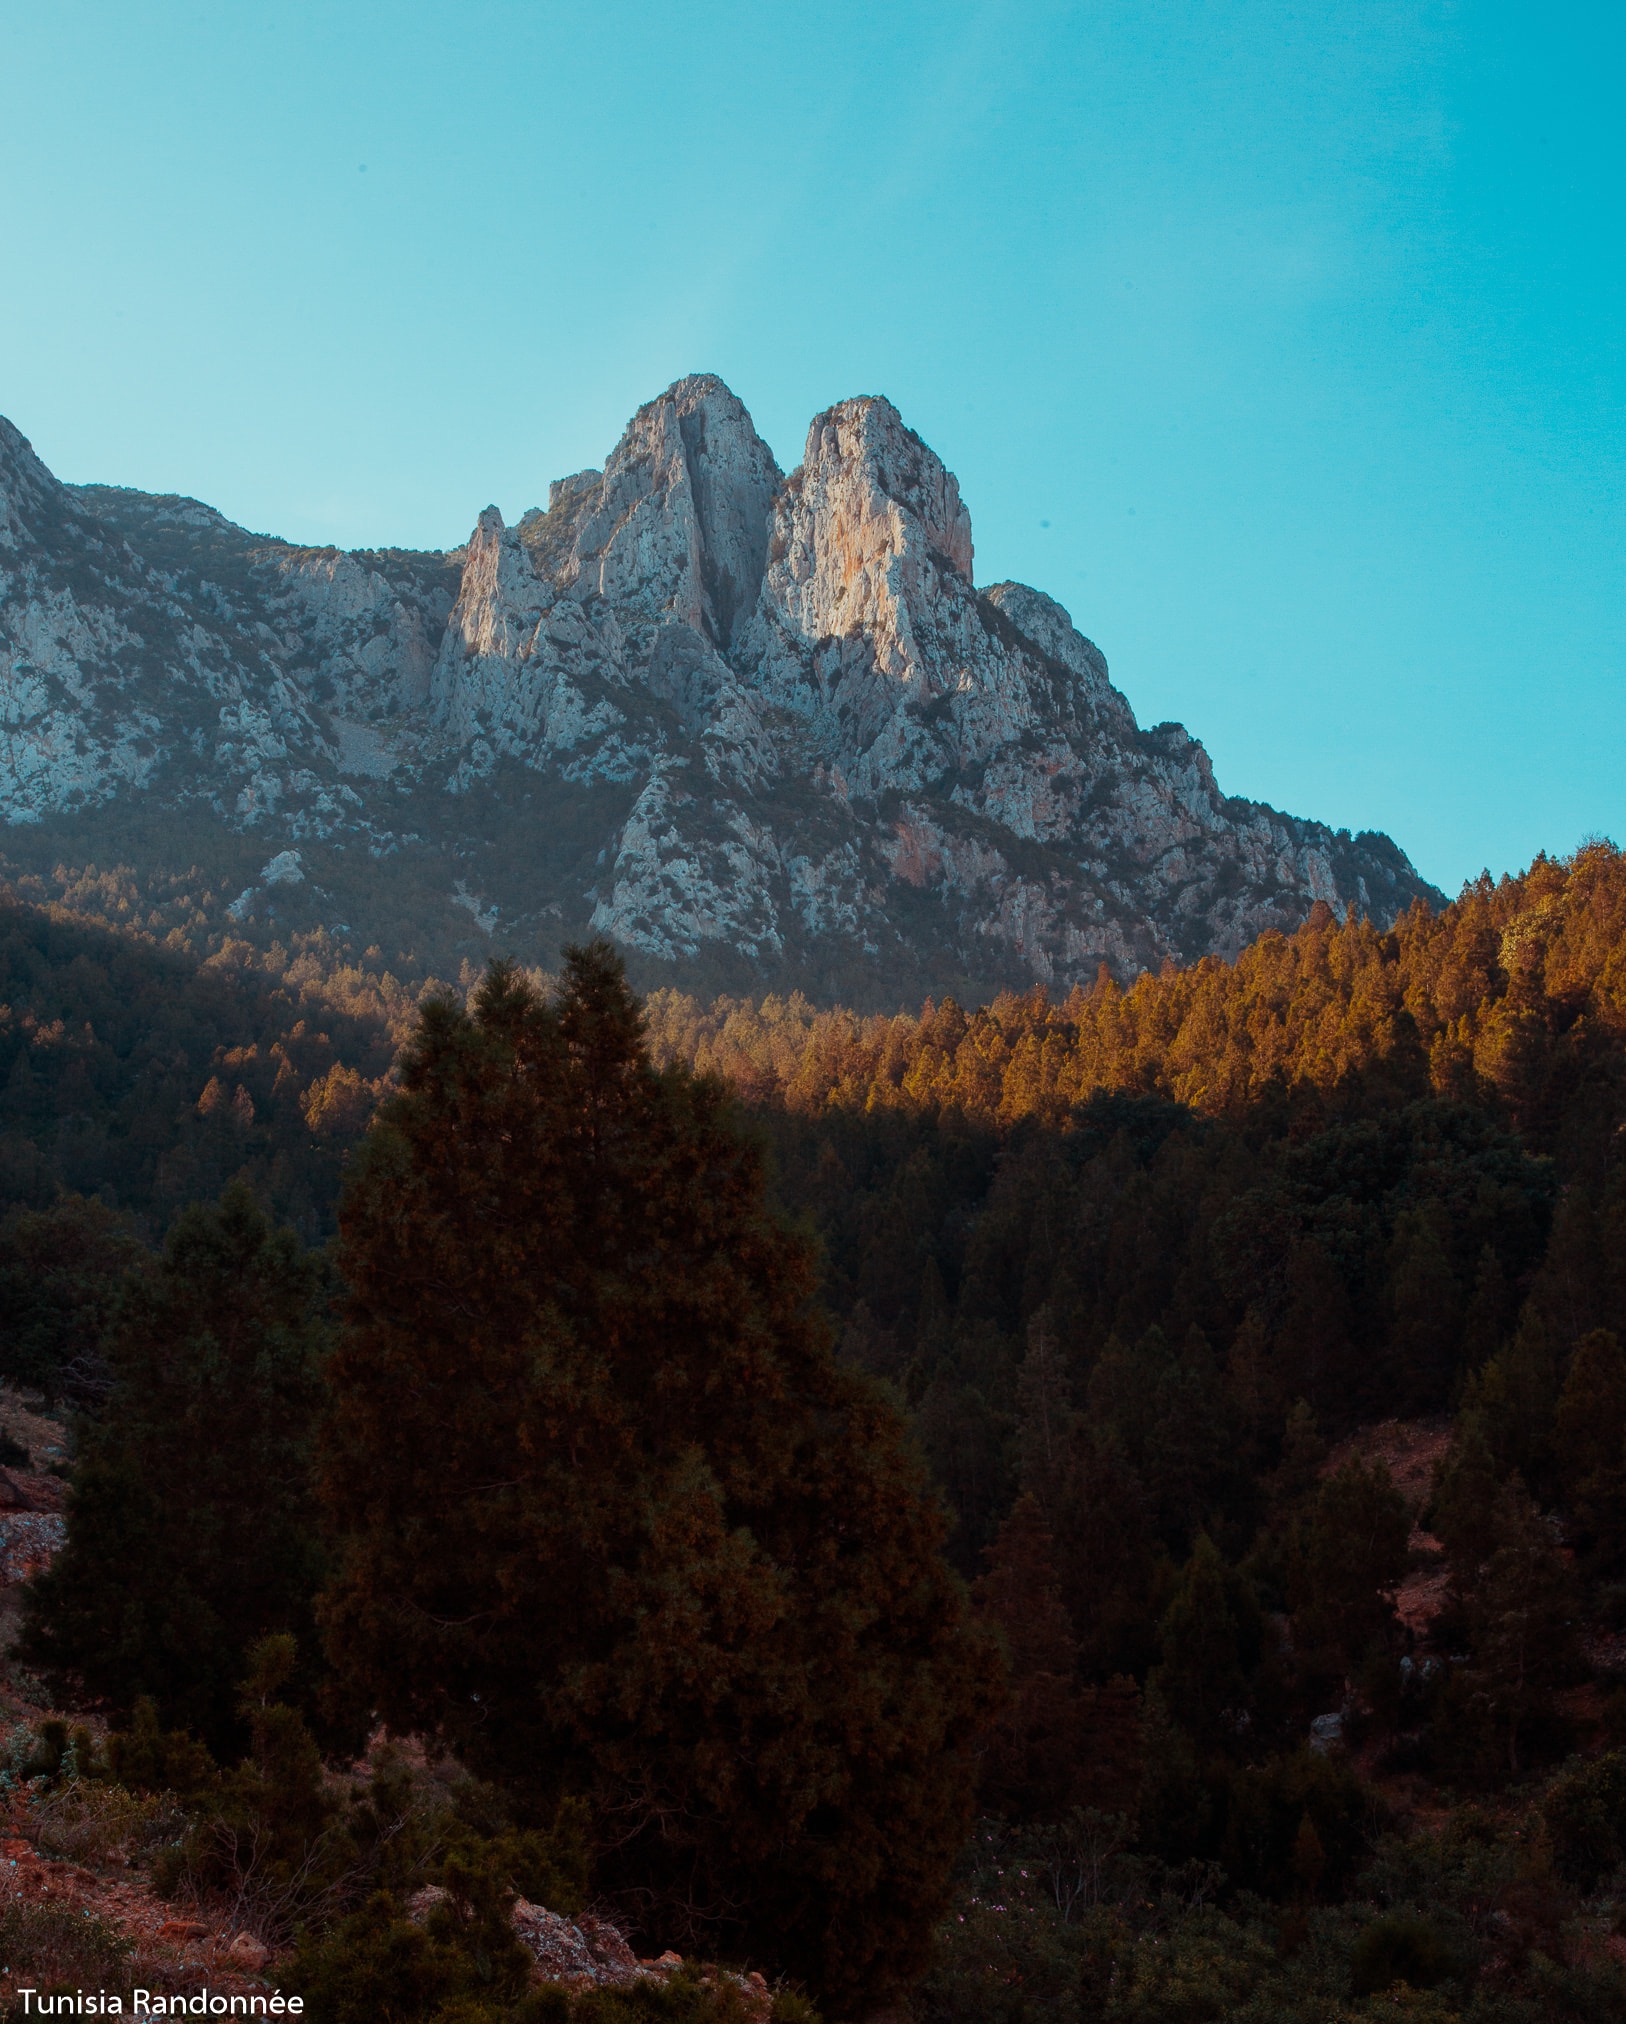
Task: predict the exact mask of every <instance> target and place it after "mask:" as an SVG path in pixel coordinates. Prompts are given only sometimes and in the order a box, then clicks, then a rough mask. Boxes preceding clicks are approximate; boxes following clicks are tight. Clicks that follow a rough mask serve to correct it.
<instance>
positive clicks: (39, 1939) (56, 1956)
mask: <svg viewBox="0 0 1626 2024" xmlns="http://www.w3.org/2000/svg"><path fill="white" fill-rule="evenodd" d="M129 1958H130V1943H129V1941H128V1940H126V1939H125V1938H124V1936H123V1934H122V1933H118V1932H116V1931H115V1930H114V1929H113V1928H112V1927H111V1926H109V1925H107V1924H105V1923H104V1922H103V1921H102V1920H101V1919H97V1918H90V1917H88V1916H87V1915H86V1914H85V1913H83V1912H77V1911H75V1910H74V1909H73V1908H72V1906H70V1905H61V1904H37V1905H36V1904H8V1905H6V1906H5V1907H4V1909H0V1965H3V1966H4V1967H5V1968H7V1969H8V1970H9V1979H10V1980H11V1982H12V1983H13V1985H15V1984H16V1983H18V1982H19V1981H26V1980H29V1979H30V1978H32V1979H33V1980H34V1981H35V1982H36V1983H37V1984H38V1985H39V1986H40V1987H42V1988H50V1987H52V1986H54V1985H56V1984H59V1983H64V1984H67V1985H68V1986H69V1987H76V1988H92V1989H94V1988H112V1987H114V1986H115V1984H116V1983H117V1982H118V1979H119V1977H120V1975H121V1974H122V1973H123V1970H124V1967H125V1963H126V1962H127V1961H128V1960H129Z"/></svg>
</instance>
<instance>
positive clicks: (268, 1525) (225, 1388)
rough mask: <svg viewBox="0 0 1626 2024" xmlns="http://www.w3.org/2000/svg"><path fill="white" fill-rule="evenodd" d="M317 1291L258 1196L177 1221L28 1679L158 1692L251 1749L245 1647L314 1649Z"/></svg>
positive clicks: (82, 1471) (41, 1607)
mask: <svg viewBox="0 0 1626 2024" xmlns="http://www.w3.org/2000/svg"><path fill="white" fill-rule="evenodd" d="M320 1292H321V1283H320V1275H319V1273H318V1270H317V1266H316V1264H315V1262H314V1261H313V1260H312V1259H311V1258H309V1257H308V1256H306V1255H305V1254H304V1253H303V1252H302V1251H301V1250H300V1247H299V1244H298V1241H297V1240H296V1239H295V1238H294V1236H293V1235H292V1233H291V1232H289V1231H286V1230H277V1229H274V1228H273V1227H272V1225H271V1223H270V1222H269V1221H268V1219H267V1218H266V1217H265V1215H264V1214H263V1213H262V1212H261V1210H260V1209H259V1208H258V1207H257V1205H256V1204H255V1201H254V1199H253V1197H252V1195H250V1194H249V1192H248V1190H247V1189H246V1188H245V1187H243V1186H241V1185H237V1184H234V1185H233V1186H232V1187H230V1188H228V1189H227V1191H226V1193H225V1194H224V1195H223V1196H222V1198H221V1200H220V1203H219V1205H218V1206H217V1207H198V1208H193V1209H189V1210H187V1211H186V1212H185V1213H184V1214H183V1215H182V1216H181V1217H180V1218H179V1219H178V1221H177V1222H176V1225H175V1228H174V1230H173V1231H172V1232H171V1235H170V1238H169V1241H168V1243H167V1244H166V1245H165V1247H164V1252H163V1256H162V1258H161V1259H160V1260H158V1261H157V1263H156V1264H155V1265H154V1266H153V1267H152V1269H151V1270H149V1271H147V1272H145V1273H143V1274H140V1275H138V1276H137V1277H136V1278H135V1279H134V1280H133V1281H132V1282H131V1283H130V1284H129V1286H128V1287H127V1289H126V1291H125V1293H124V1296H123V1299H122V1301H121V1304H120V1307H119V1309H118V1312H117V1314H116V1316H115V1318H114V1320H113V1322H112V1324H111V1328H110V1331H109V1335H108V1339H107V1349H108V1359H109V1363H110V1366H111V1370H112V1376H113V1389H112V1392H111V1395H110V1396H109V1398H108V1400H107V1404H106V1407H105V1409H104V1410H103V1411H102V1412H101V1413H100V1414H99V1415H98V1416H97V1418H96V1419H95V1420H93V1421H91V1422H90V1423H89V1425H88V1426H87V1427H86V1429H85V1433H84V1440H83V1446H82V1451H81V1454H80V1458H79V1461H78V1463H77V1465H76V1467H75V1470H74V1475H73V1483H72V1487H71V1490H70V1492H69V1497H68V1506H67V1519H68V1537H67V1543H66V1544H65V1546H64V1547H63V1549H62V1552H61V1553H60V1554H59V1555H58V1556H57V1558H56V1560H55V1561H54V1562H53V1563H52V1565H51V1566H50V1567H49V1568H48V1569H47V1570H46V1571H45V1572H44V1573H43V1574H41V1575H39V1576H38V1577H37V1578H36V1580H35V1581H34V1582H33V1583H32V1584H31V1586H30V1588H29V1590H28V1593H27V1597H26V1604H25V1614H24V1631H23V1640H22V1646H21V1650H22V1653H23V1655H24V1657H25V1658H26V1660H27V1662H28V1663H29V1664H32V1665H36V1666H39V1667H41V1668H42V1669H43V1670H44V1671H46V1672H47V1673H48V1674H50V1675H51V1676H52V1677H53V1678H55V1679H57V1680H60V1681H64V1682H71V1681H77V1682H78V1683H80V1684H81V1685H82V1686H83V1687H84V1688H85V1689H88V1691H89V1692H90V1693H91V1694H93V1695H96V1696H98V1697H101V1698H103V1699H105V1700H106V1701H108V1702H109V1703H110V1704H111V1705H112V1707H113V1708H114V1709H115V1710H118V1711H121V1712H122V1711H127V1710H129V1709H130V1708H131V1707H132V1706H133V1705H134V1703H135V1702H136V1700H137V1699H138V1698H140V1697H141V1696H143V1695H145V1696H147V1697H148V1698H150V1699H151V1700H152V1701H153V1702H154V1703H155V1705H156V1707H157V1710H158V1713H159V1715H160V1716H161V1718H162V1719H163V1721H164V1723H165V1724H166V1725H167V1726H170V1727H174V1728H190V1729H193V1730H195V1731H196V1732H197V1733H198V1734H199V1735H200V1736H202V1737H203V1739H204V1740H205V1741H206V1742H207V1743H208V1744H209V1746H210V1748H211V1749H212V1750H214V1751H215V1753H216V1754H217V1755H221V1754H227V1753H231V1752H234V1751H235V1750H236V1749H237V1748H239V1747H240V1746H241V1744H242V1743H243V1741H244V1740H245V1732H244V1729H243V1725H242V1720H241V1718H240V1715H239V1712H238V1708H237V1690H238V1682H239V1681H240V1680H241V1679H242V1677H243V1675H244V1673H245V1670H246V1663H247V1654H248V1652H249V1651H250V1649H251V1648H252V1647H253V1646H254V1645H255V1644H257V1643H258V1642H259V1640H260V1639H262V1638H263V1637H265V1636H267V1635H268V1634H273V1633H281V1632H288V1633H291V1634H293V1635H294V1636H295V1637H299V1638H301V1641H302V1646H303V1648H304V1649H305V1650H308V1651H314V1649H315V1638H314V1634H313V1630H312V1617H311V1606H312V1599H313V1596H314V1594H315V1591H316V1588H317V1586H318V1584H319V1581H320V1579H321V1557H320V1550H319V1546H318V1539H317V1527H316V1514H315V1509H314V1505H313V1501H312V1493H311V1485H310V1445H311V1436H312V1429H313V1426H314V1421H315V1415H316V1411H317V1407H318V1403H319V1399H320V1377H319V1367H320V1355H321V1351H322V1348H323V1344H324V1328H323V1324H322V1320H321V1316H320V1312H319V1295H320ZM305 1684H306V1686H307V1688H308V1686H309V1680H308V1679H307V1681H306V1683H305Z"/></svg>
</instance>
